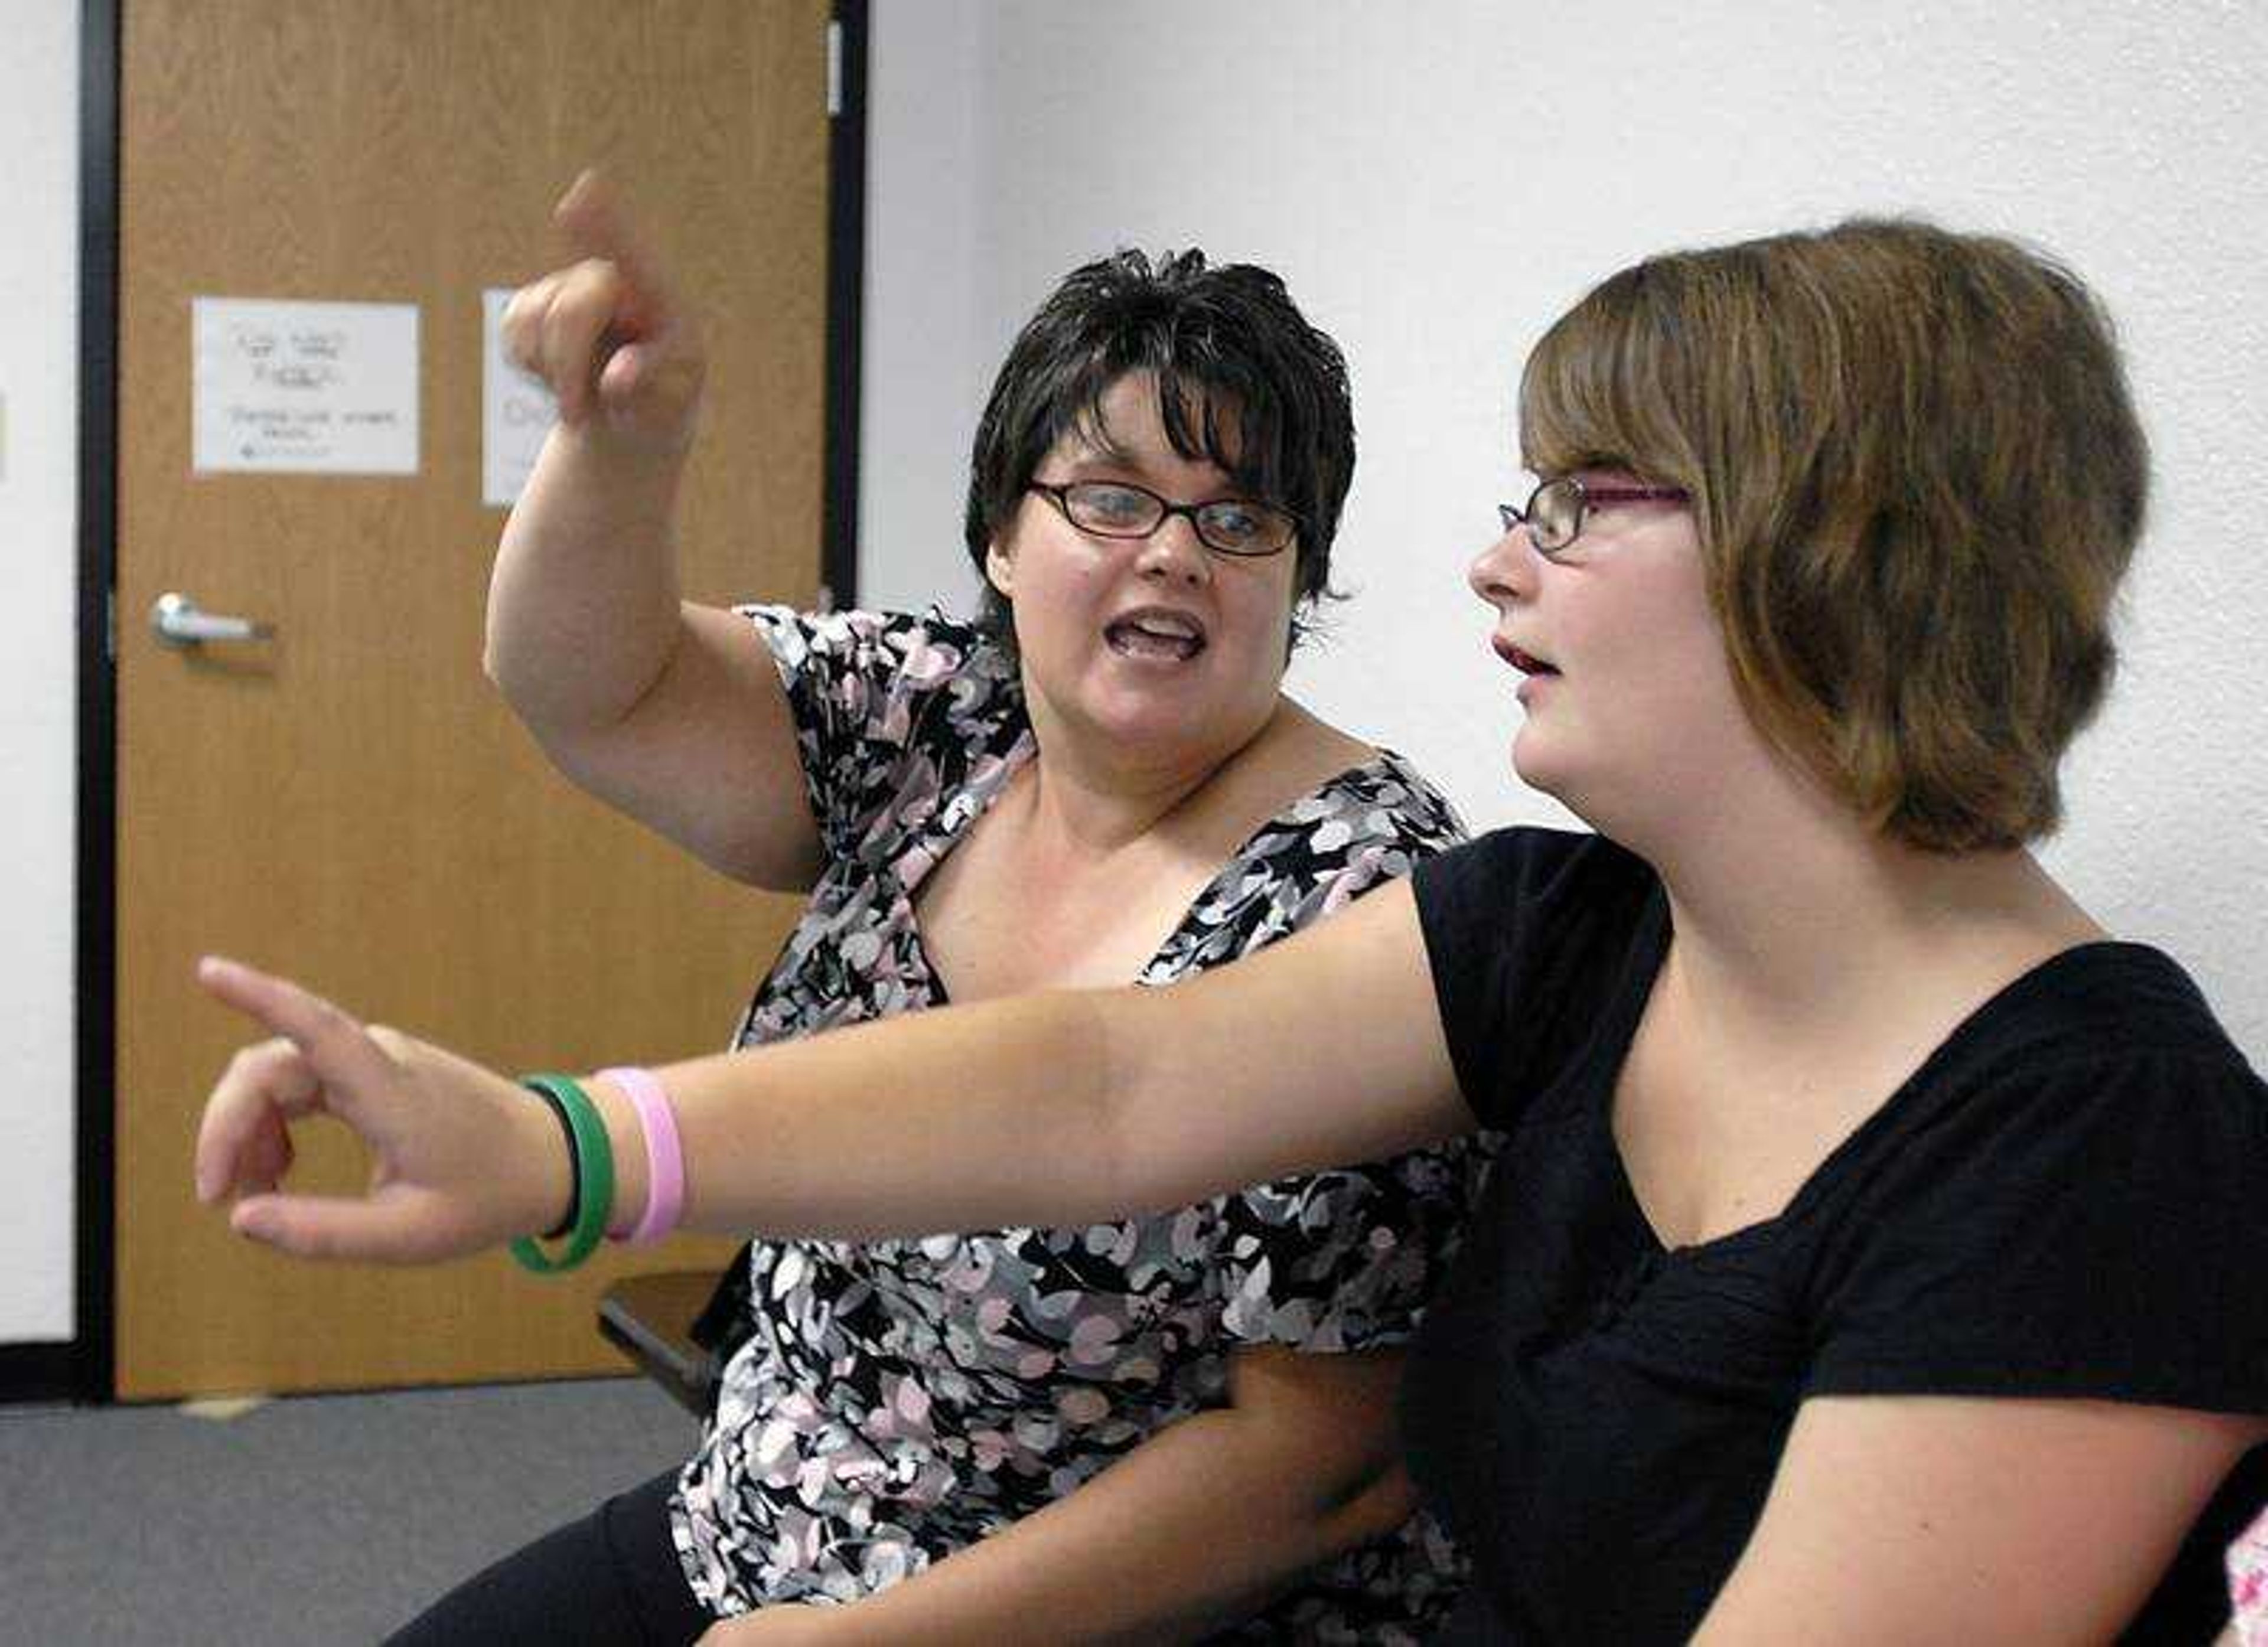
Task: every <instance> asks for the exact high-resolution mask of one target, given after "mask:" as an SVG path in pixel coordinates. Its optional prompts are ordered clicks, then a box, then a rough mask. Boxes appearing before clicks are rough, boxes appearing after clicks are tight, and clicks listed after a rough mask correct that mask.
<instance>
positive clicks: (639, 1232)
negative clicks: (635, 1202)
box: [599, 1069, 685, 1246]
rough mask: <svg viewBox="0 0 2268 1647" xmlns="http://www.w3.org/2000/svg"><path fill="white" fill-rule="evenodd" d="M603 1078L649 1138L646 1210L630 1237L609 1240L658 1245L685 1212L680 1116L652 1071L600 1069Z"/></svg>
mask: <svg viewBox="0 0 2268 1647" xmlns="http://www.w3.org/2000/svg"><path fill="white" fill-rule="evenodd" d="M599 1078H600V1079H601V1080H605V1081H612V1082H613V1083H614V1084H615V1085H616V1086H618V1087H620V1088H622V1093H623V1096H625V1097H627V1098H628V1099H630V1107H631V1108H633V1109H635V1110H637V1118H638V1131H639V1132H640V1133H642V1134H644V1137H645V1211H644V1213H642V1214H640V1215H639V1217H638V1221H637V1224H636V1225H635V1226H634V1227H633V1228H632V1229H631V1230H630V1232H628V1233H626V1234H616V1233H615V1232H614V1231H612V1230H608V1232H607V1233H608V1236H610V1237H611V1238H612V1239H615V1240H617V1241H625V1242H628V1243H629V1244H630V1245H631V1246H645V1245H647V1244H648V1243H650V1242H653V1241H659V1239H661V1238H662V1237H663V1236H665V1235H667V1234H668V1233H669V1232H671V1231H672V1230H674V1229H675V1228H676V1227H677V1220H678V1219H679V1218H680V1217H682V1216H683V1215H684V1212H685V1146H684V1144H683V1143H681V1142H680V1141H679V1138H678V1136H677V1112H676V1111H675V1110H674V1109H672V1108H671V1107H669V1094H668V1093H667V1092H664V1091H662V1088H661V1083H660V1082H659V1080H657V1079H655V1078H654V1073H653V1071H652V1070H630V1069H615V1070H600V1071H599Z"/></svg>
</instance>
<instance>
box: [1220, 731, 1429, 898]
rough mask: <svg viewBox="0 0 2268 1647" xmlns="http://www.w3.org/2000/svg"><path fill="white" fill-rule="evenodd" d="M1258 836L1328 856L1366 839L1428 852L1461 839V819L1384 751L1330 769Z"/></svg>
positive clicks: (1422, 779) (1344, 852)
mask: <svg viewBox="0 0 2268 1647" xmlns="http://www.w3.org/2000/svg"><path fill="white" fill-rule="evenodd" d="M1261 835H1263V836H1267V835H1277V836H1279V837H1288V838H1295V839H1297V840H1299V841H1300V842H1301V844H1302V845H1304V846H1305V847H1306V848H1307V850H1308V851H1310V852H1314V853H1316V854H1319V855H1326V856H1332V857H1345V856H1346V855H1347V854H1348V852H1349V849H1351V848H1354V847H1357V846H1358V845H1359V844H1360V843H1363V842H1372V843H1378V842H1393V843H1395V844H1398V845H1400V846H1402V847H1404V848H1408V849H1414V850H1415V851H1416V852H1417V853H1418V855H1419V856H1430V855H1432V853H1435V852H1440V851H1443V850H1446V849H1448V848H1450V847H1452V846H1455V845H1457V844H1458V843H1459V842H1462V841H1463V840H1465V838H1466V835H1465V826H1464V820H1462V819H1461V818H1459V817H1458V816H1457V809H1456V808H1455V807H1454V805H1451V804H1450V802H1449V798H1448V797H1447V796H1446V795H1444V794H1443V793H1441V791H1440V790H1439V789H1438V788H1436V787H1435V786H1434V784H1433V783H1432V780H1430V779H1429V778H1427V777H1426V776H1425V775H1424V774H1423V773H1421V772H1419V771H1418V768H1416V767H1414V766H1412V765H1411V764H1410V761H1408V760H1406V759H1405V758H1404V757H1403V756H1401V755H1399V754H1395V753H1394V752H1393V751H1392V750H1390V749H1381V750H1378V751H1376V752H1374V753H1373V754H1371V755H1370V756H1369V758H1368V759H1366V760H1364V761H1359V762H1357V763H1355V764H1352V765H1350V766H1348V767H1346V768H1344V769H1342V770H1340V771H1338V772H1335V773H1333V774H1332V775H1331V776H1329V777H1328V778H1326V779H1324V780H1323V781H1322V783H1318V784H1316V785H1315V786H1314V788H1313V789H1311V790H1308V791H1307V793H1306V794H1304V795H1302V796H1300V798H1298V799H1296V800H1294V801H1292V803H1291V804H1290V805H1287V806H1285V808H1284V809H1283V810H1282V811H1281V812H1278V814H1277V815H1276V817H1275V818H1274V819H1272V820H1270V823H1269V825H1268V826H1267V827H1265V828H1263V830H1262V831H1261ZM1407 867H1408V866H1407V865H1406V864H1405V865H1404V868H1405V869H1406V868H1407Z"/></svg>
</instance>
